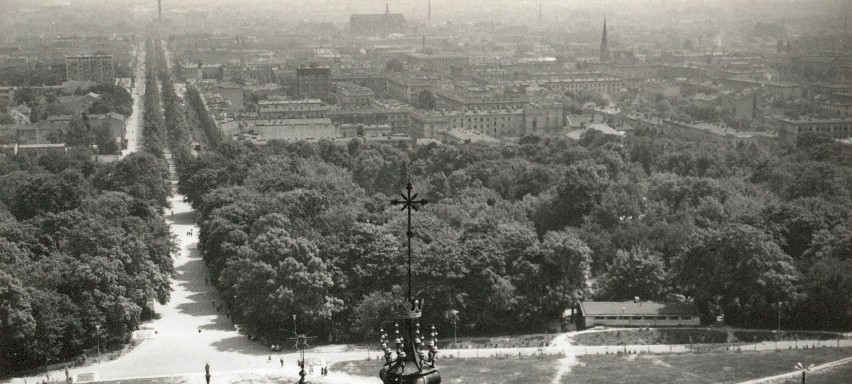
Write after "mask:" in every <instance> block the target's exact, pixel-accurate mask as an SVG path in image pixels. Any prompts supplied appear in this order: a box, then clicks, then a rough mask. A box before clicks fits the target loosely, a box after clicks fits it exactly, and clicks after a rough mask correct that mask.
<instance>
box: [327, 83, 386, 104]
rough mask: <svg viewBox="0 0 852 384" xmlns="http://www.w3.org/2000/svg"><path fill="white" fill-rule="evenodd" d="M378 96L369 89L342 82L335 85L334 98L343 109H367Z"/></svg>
mask: <svg viewBox="0 0 852 384" xmlns="http://www.w3.org/2000/svg"><path fill="white" fill-rule="evenodd" d="M375 96H376V94H375V93H374V92H373V90H371V89H370V88H367V87H362V86H360V85H356V84H352V83H348V82H341V83H334V98H335V101H337V106H338V107H340V108H341V109H366V108H370V107H371V106H372V104H373V98H374V97H375Z"/></svg>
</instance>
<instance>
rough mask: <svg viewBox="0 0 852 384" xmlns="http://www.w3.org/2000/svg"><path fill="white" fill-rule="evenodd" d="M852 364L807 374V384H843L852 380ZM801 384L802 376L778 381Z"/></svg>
mask: <svg viewBox="0 0 852 384" xmlns="http://www.w3.org/2000/svg"><path fill="white" fill-rule="evenodd" d="M850 378H852V363H846V364H843V365H841V366H839V367H834V368H830V369H826V370H823V371H819V372H813V373H808V377H807V379H808V384H845V383H848V382H849V381H851V380H852V379H850ZM801 382H802V376H796V378H795V379H787V380H786V381H779V382H778V384H799V383H801Z"/></svg>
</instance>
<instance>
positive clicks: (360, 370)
mask: <svg viewBox="0 0 852 384" xmlns="http://www.w3.org/2000/svg"><path fill="white" fill-rule="evenodd" d="M558 359H559V358H558V357H556V356H540V357H494V358H486V359H439V360H438V369H439V370H440V372H441V379H442V383H447V384H452V383H464V384H486V383H487V384H527V383H547V382H550V381H551V380H553V377H554V375H555V374H556V370H555V368H554V366H555V365H556V364H558V363H557V362H556V360H558ZM380 369H381V363H380V362H379V361H378V360H372V361H353V362H346V363H337V364H334V365H333V366H332V367H331V370H332V371H344V372H347V373H350V374H353V375H360V376H377V375H378V374H379V370H380Z"/></svg>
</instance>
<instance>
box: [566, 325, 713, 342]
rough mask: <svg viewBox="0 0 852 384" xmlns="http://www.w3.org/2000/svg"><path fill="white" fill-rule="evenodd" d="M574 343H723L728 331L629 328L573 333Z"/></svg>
mask: <svg viewBox="0 0 852 384" xmlns="http://www.w3.org/2000/svg"><path fill="white" fill-rule="evenodd" d="M572 339H573V343H574V344H576V345H620V344H622V343H625V344H627V345H655V344H693V343H694V344H712V343H724V342H727V340H728V333H727V332H726V331H724V330H715V329H678V328H657V329H638V328H637V329H631V330H613V331H605V332H593V333H582V334H579V335H575V336H574V337H573V338H572Z"/></svg>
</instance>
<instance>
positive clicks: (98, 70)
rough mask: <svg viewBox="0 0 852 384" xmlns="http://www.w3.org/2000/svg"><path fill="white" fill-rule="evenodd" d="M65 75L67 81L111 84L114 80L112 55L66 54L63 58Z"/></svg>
mask: <svg viewBox="0 0 852 384" xmlns="http://www.w3.org/2000/svg"><path fill="white" fill-rule="evenodd" d="M65 77H66V80H69V81H93V82H95V83H99V84H100V83H107V84H112V83H113V82H114V81H115V68H114V67H113V62H112V56H111V55H95V56H68V57H66V58H65Z"/></svg>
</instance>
